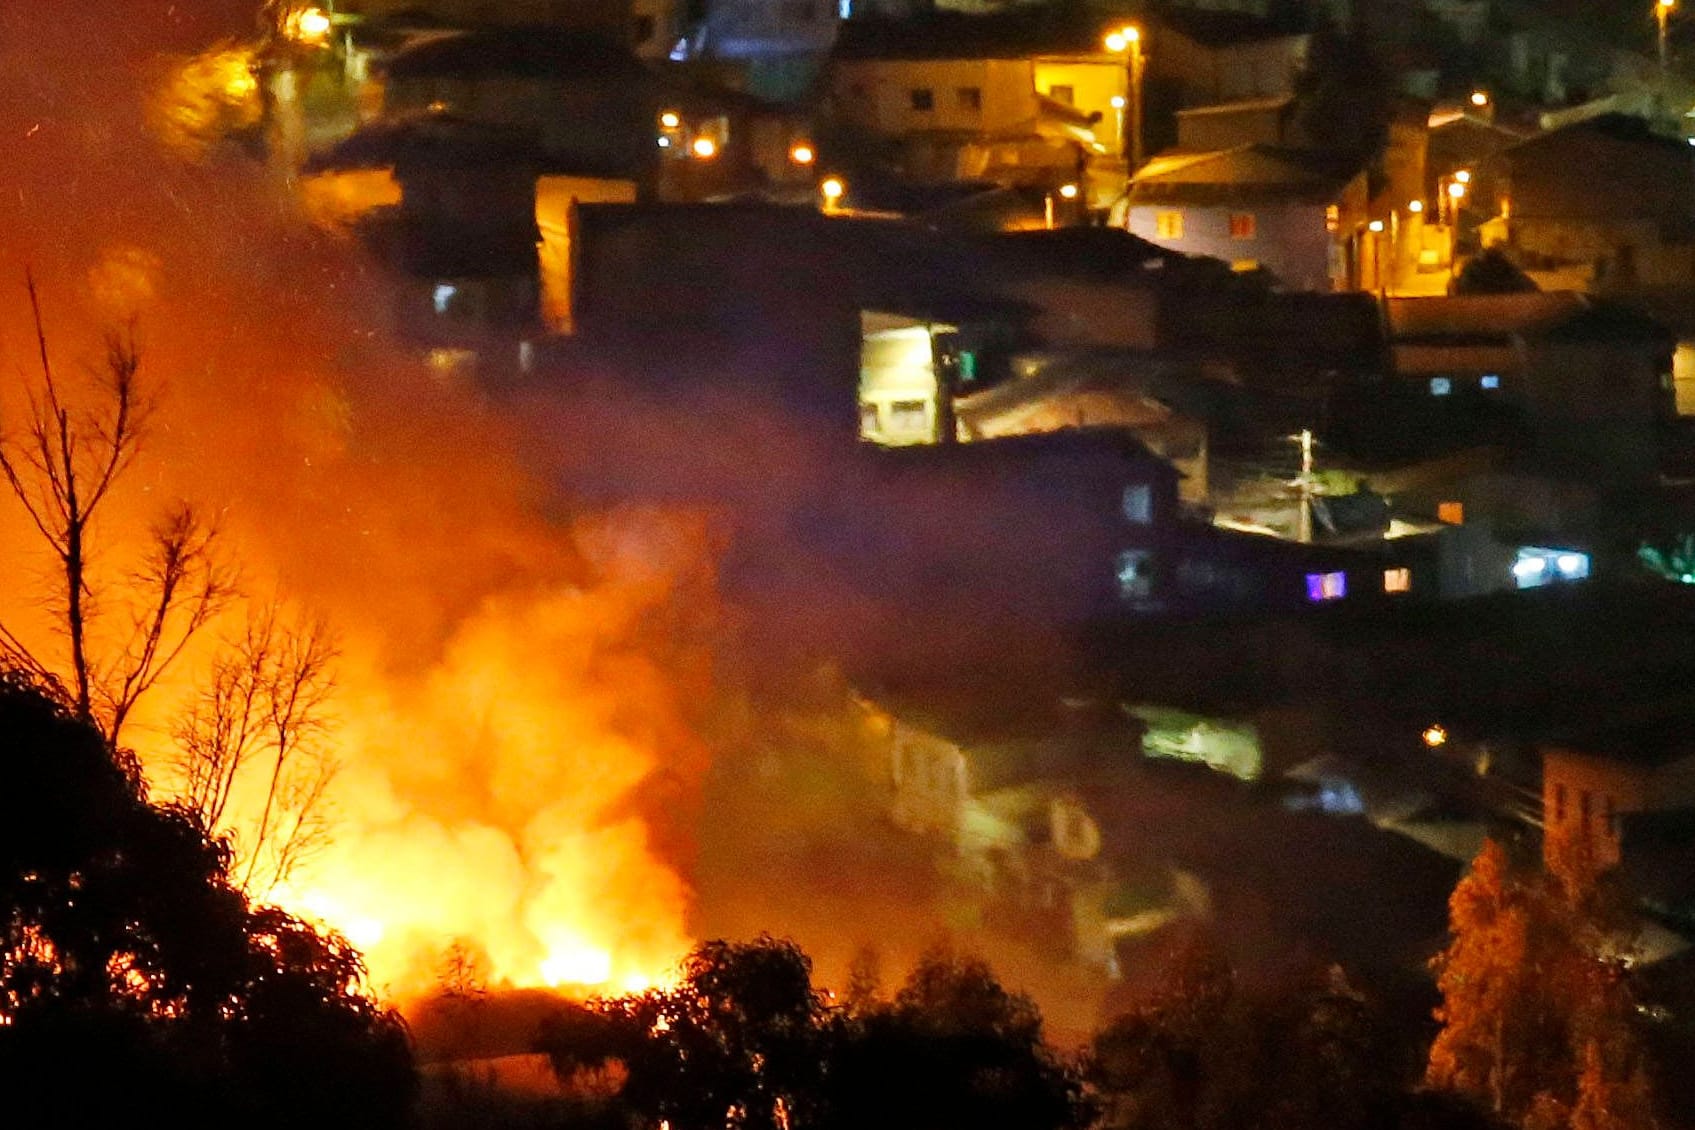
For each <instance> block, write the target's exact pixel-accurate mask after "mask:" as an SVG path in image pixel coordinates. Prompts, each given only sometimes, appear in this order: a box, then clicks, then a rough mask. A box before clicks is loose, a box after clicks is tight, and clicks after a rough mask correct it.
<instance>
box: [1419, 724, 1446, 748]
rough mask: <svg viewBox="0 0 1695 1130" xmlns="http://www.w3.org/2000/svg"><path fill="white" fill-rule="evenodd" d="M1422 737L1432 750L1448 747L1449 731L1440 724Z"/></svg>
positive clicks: (1426, 731) (1428, 730) (1425, 732)
mask: <svg viewBox="0 0 1695 1130" xmlns="http://www.w3.org/2000/svg"><path fill="white" fill-rule="evenodd" d="M1422 736H1423V738H1424V744H1425V745H1427V746H1429V747H1430V748H1431V749H1436V748H1438V747H1439V746H1443V745H1446V744H1447V742H1448V731H1447V730H1446V729H1444V728H1443V727H1442V726H1441V725H1440V724H1437V725H1433V726H1431V727H1429V728H1428V729H1426V730H1425V731H1424V734H1423V735H1422Z"/></svg>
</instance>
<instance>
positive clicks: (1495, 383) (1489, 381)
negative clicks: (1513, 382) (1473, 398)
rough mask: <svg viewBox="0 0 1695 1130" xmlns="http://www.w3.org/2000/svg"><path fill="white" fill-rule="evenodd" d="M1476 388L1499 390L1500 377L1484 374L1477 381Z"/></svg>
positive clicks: (1494, 374) (1496, 374)
mask: <svg viewBox="0 0 1695 1130" xmlns="http://www.w3.org/2000/svg"><path fill="white" fill-rule="evenodd" d="M1477 386H1478V387H1479V388H1487V389H1494V388H1500V387H1501V375H1500V374H1499V373H1484V374H1483V376H1482V377H1480V378H1479V379H1478V381H1477Z"/></svg>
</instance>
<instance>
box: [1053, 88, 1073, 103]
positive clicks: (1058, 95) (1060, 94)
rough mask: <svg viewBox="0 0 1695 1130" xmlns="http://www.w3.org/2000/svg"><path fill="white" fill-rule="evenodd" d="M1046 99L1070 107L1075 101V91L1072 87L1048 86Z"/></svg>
mask: <svg viewBox="0 0 1695 1130" xmlns="http://www.w3.org/2000/svg"><path fill="white" fill-rule="evenodd" d="M1048 97H1049V98H1052V99H1053V100H1054V101H1055V102H1063V103H1064V104H1065V105H1067V106H1070V105H1073V104H1075V103H1076V101H1077V91H1076V88H1074V87H1072V86H1050V87H1048Z"/></svg>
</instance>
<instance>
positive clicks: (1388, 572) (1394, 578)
mask: <svg viewBox="0 0 1695 1130" xmlns="http://www.w3.org/2000/svg"><path fill="white" fill-rule="evenodd" d="M1383 591H1384V592H1411V591H1412V570H1411V569H1385V570H1383Z"/></svg>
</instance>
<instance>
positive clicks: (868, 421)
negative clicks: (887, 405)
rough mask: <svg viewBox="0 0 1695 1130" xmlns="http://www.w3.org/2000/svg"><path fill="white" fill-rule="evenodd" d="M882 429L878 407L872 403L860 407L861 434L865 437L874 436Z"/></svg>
mask: <svg viewBox="0 0 1695 1130" xmlns="http://www.w3.org/2000/svg"><path fill="white" fill-rule="evenodd" d="M880 428H881V423H880V422H879V418H878V415H877V406H876V405H875V404H871V403H865V404H861V405H860V406H859V434H860V435H861V436H864V437H869V436H874V435H876V434H877V432H878V431H879V430H880Z"/></svg>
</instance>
